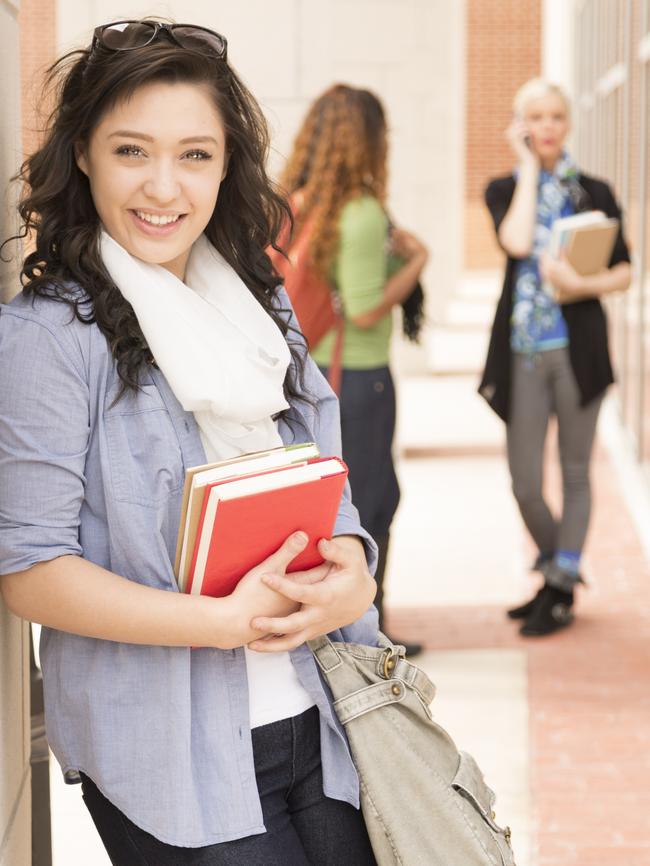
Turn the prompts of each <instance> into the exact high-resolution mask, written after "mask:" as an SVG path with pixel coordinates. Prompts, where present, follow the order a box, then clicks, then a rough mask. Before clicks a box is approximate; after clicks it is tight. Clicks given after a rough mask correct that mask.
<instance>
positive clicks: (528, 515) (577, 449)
mask: <svg viewBox="0 0 650 866" xmlns="http://www.w3.org/2000/svg"><path fill="white" fill-rule="evenodd" d="M511 388H512V390H511V398H510V406H511V408H510V419H509V421H508V425H507V428H506V429H507V444H508V464H509V467H510V474H511V476H512V489H513V492H514V495H515V499H516V500H517V504H518V505H519V510H520V511H521V516H522V517H523V520H524V523H525V524H526V527H527V529H528V531H529V532H530V534H531V536H532V537H533V540H534V541H535V544H536V545H537V547H538V548H539V551H540V553H541V554H543V555H545V556H549V557H552V556H553V555H554V554H555V553H556V552H557V551H558V550H570V551H574V552H576V553H580V551H582V548H583V546H584V543H585V538H586V535H587V527H588V525H589V516H590V513H591V486H590V482H589V463H590V460H591V450H592V445H593V441H594V433H595V431H596V422H597V420H598V411H599V409H600V404H601V402H602V398H601V397H596V398H595V399H594V400H592V401H591V402H590V403H588V404H587V405H586V406H581V405H580V392H579V390H578V385H577V383H576V379H575V376H574V373H573V370H572V368H571V362H570V359H569V350H568V349H551V350H550V351H546V352H539V353H538V354H536V355H533V356H532V357H530V358H529V357H528V356H526V355H522V354H517V353H514V354H513V356H512V386H511ZM553 414H554V415H556V416H557V423H558V440H559V450H560V463H561V468H562V485H563V505H562V513H561V515H560V517H559V519H556V518H555V517H554V516H553V515H552V514H551V511H550V509H549V507H548V505H547V503H546V500H545V498H544V491H543V470H544V443H545V441H546V431H547V428H548V422H549V418H550V416H551V415H553ZM576 580H577V576H576V575H569V574H565V573H563V572H560V571H559V570H558V569H556V568H552V570H551V571H550V572H549V574H547V575H546V581H547V583H551V584H553V585H554V586H557V587H558V589H563V590H566V591H568V590H570V589H572V587H573V586H574V585H575V583H576Z"/></svg>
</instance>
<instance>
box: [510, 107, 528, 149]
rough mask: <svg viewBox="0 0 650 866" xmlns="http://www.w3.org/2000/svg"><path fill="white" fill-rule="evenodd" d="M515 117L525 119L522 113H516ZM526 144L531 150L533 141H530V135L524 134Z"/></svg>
mask: <svg viewBox="0 0 650 866" xmlns="http://www.w3.org/2000/svg"><path fill="white" fill-rule="evenodd" d="M514 117H515V120H523V119H524V118H523V117H522V115H521V114H519V113H515V115H514ZM524 144H525V145H526V147H527V148H528V149H529V150H530V145H531V142H530V135H525V136H524Z"/></svg>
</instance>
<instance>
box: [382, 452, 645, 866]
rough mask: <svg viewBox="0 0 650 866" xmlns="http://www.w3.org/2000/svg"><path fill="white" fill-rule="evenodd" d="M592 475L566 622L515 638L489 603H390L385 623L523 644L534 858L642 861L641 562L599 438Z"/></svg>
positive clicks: (435, 636) (566, 865)
mask: <svg viewBox="0 0 650 866" xmlns="http://www.w3.org/2000/svg"><path fill="white" fill-rule="evenodd" d="M593 479H594V490H595V496H594V499H595V502H594V513H593V519H592V524H591V529H590V536H589V539H588V548H587V557H588V562H589V572H590V575H591V577H592V586H591V587H590V588H589V589H586V590H583V591H581V592H580V596H579V599H578V602H577V606H576V607H577V618H576V622H575V623H574V624H573V625H572V626H571V627H570V628H569V629H567V630H566V631H565V632H562V633H559V634H556V635H553V636H551V637H546V638H538V639H524V638H521V637H520V636H519V634H518V633H517V627H516V625H514V624H513V623H510V622H508V621H507V620H506V618H505V616H504V611H503V610H502V609H501V608H494V607H453V608H450V607H444V608H442V607H431V608H424V609H422V608H413V609H410V608H395V609H394V610H392V611H391V613H390V629H391V630H393V631H394V632H397V633H399V634H408V635H409V638H411V639H414V640H420V641H423V642H424V643H425V645H426V646H427V648H429V649H476V648H494V647H517V648H523V649H525V651H526V653H527V657H528V686H529V706H530V748H531V755H530V758H531V786H532V801H533V810H534V813H533V829H534V833H535V836H536V844H535V846H534V848H535V849H536V850H537V859H536V863H537V866H574V864H575V866H614V864H616V866H650V565H649V563H648V561H647V560H646V558H645V556H644V554H643V551H642V548H641V545H640V543H639V539H638V537H637V534H636V531H635V528H634V525H633V523H632V520H631V518H630V515H629V513H628V512H627V510H626V506H625V503H624V501H623V498H622V493H621V490H620V487H619V483H618V479H617V477H616V475H615V473H614V471H613V467H612V465H611V463H610V461H609V459H608V457H607V455H606V454H605V452H604V451H603V450H602V449H600V448H598V449H597V451H596V454H595V458H594V466H593ZM555 481H556V479H555ZM533 580H534V579H533ZM533 580H531V590H532V591H534V588H535V583H534V582H533ZM517 601H518V599H513V602H517Z"/></svg>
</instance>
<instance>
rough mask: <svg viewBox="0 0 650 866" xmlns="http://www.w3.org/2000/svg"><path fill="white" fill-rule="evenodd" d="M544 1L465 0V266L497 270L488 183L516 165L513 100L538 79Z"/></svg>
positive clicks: (499, 255) (496, 251) (497, 255)
mask: <svg viewBox="0 0 650 866" xmlns="http://www.w3.org/2000/svg"><path fill="white" fill-rule="evenodd" d="M541 5H542V4H541V0H467V67H466V71H467V97H466V104H465V112H466V151H465V172H466V187H465V267H467V268H490V267H499V266H500V265H501V263H502V254H501V253H500V252H499V250H498V248H497V246H496V243H495V241H494V233H493V231H492V226H491V222H490V220H489V217H488V216H487V214H486V211H485V206H484V204H483V189H484V187H485V184H486V182H487V180H488V179H489V178H490V177H494V176H495V175H497V174H502V173H505V172H507V171H508V170H509V169H510V168H511V167H512V163H513V159H512V155H511V151H510V148H509V147H508V145H507V143H506V141H505V138H504V131H505V129H506V127H507V126H508V123H509V122H510V117H511V105H512V97H513V95H514V93H515V91H516V90H517V88H518V87H519V85H521V84H523V82H524V81H526V80H527V79H529V78H532V77H533V76H534V75H539V74H540V67H541V37H542V33H541V25H542V22H541Z"/></svg>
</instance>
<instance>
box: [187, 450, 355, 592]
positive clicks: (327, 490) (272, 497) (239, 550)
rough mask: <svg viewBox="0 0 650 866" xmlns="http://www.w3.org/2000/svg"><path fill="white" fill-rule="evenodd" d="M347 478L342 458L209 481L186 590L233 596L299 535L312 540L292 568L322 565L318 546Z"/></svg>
mask: <svg viewBox="0 0 650 866" xmlns="http://www.w3.org/2000/svg"><path fill="white" fill-rule="evenodd" d="M347 474H348V470H347V467H346V465H345V464H344V463H343V461H342V460H339V459H338V458H336V457H331V458H327V457H326V458H319V459H315V460H310V461H308V462H307V463H306V464H303V465H298V466H286V467H282V468H280V469H275V470H272V471H269V472H262V473H259V474H256V475H253V476H247V477H245V478H239V479H225V480H223V481H218V482H216V483H215V484H211V485H210V486H209V488H208V489H207V491H206V494H205V497H204V500H203V509H202V512H201V519H200V524H199V530H198V532H197V535H196V543H195V548H194V553H193V557H192V565H191V569H190V574H189V578H188V582H187V589H186V591H187V592H190V593H192V594H194V595H210V596H213V597H222V596H226V595H230V593H231V592H232V591H233V589H234V588H235V587H236V586H237V583H238V582H239V580H241V578H242V577H243V576H244V575H245V574H246V573H247V572H248V571H250V570H251V569H252V568H254V567H255V566H256V565H259V564H260V562H262V561H263V560H265V559H267V558H268V557H269V556H270V555H271V554H272V553H275V551H276V550H278V548H279V547H281V545H282V544H283V543H284V541H285V540H286V539H287V538H288V537H289V536H290V535H291V534H292V533H293V532H297V531H298V530H302V531H303V532H306V533H307V535H308V536H309V543H308V545H307V547H306V548H305V550H303V551H302V552H301V553H300V554H299V555H298V556H297V557H296V558H295V559H294V560H293V561H292V563H291V564H290V566H289V568H288V569H287V571H289V572H291V571H302V570H304V569H308V568H314V567H315V566H317V565H320V564H321V563H322V562H323V557H322V556H321V555H320V553H319V551H318V547H317V544H318V542H319V541H320V539H321V538H330V537H331V535H332V531H333V530H334V524H335V522H336V516H337V514H338V510H339V505H340V502H341V495H342V493H343V487H344V485H345V480H346V478H347Z"/></svg>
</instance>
